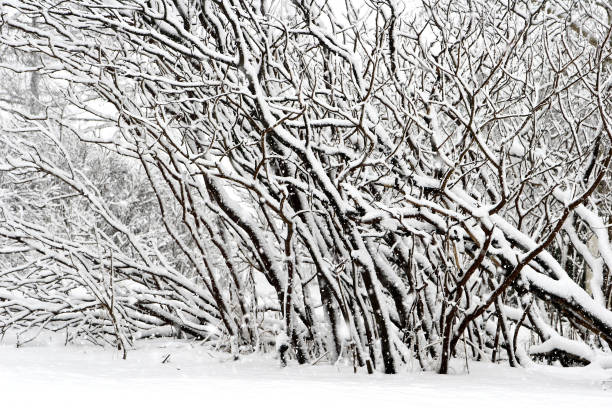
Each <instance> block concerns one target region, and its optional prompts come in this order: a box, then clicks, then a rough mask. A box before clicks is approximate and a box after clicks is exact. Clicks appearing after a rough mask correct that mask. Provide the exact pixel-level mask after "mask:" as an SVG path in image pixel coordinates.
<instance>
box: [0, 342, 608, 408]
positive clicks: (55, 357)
mask: <svg viewBox="0 0 612 408" xmlns="http://www.w3.org/2000/svg"><path fill="white" fill-rule="evenodd" d="M168 355H169V357H167V356H168ZM164 360H166V362H165V363H162V361H164ZM453 367H454V370H452V371H453V374H451V375H446V376H441V375H438V374H435V373H423V372H409V371H406V372H404V373H401V374H398V375H393V376H388V375H384V374H375V375H371V376H368V375H367V374H366V373H365V372H364V371H363V370H362V371H361V372H359V373H357V374H353V367H352V366H351V365H347V364H339V365H337V366H330V365H329V364H327V363H319V364H318V365H316V366H310V365H308V366H298V365H297V364H296V363H295V362H294V361H290V364H289V366H288V367H286V368H282V369H281V368H280V367H279V362H278V360H276V359H274V358H273V357H271V356H269V355H265V356H264V355H250V356H242V357H241V358H240V359H239V360H238V361H233V359H232V358H231V356H228V355H224V354H221V353H215V352H211V351H209V350H208V348H207V347H205V346H199V345H197V344H190V343H186V342H180V341H172V342H170V341H167V340H166V341H147V342H143V343H140V344H139V346H138V347H137V349H136V350H132V351H130V353H129V354H128V359H127V360H125V361H124V360H121V354H120V353H119V352H117V351H116V350H112V349H102V348H99V347H94V346H89V345H84V346H78V345H71V346H68V347H64V346H59V345H41V344H38V345H26V346H23V347H21V348H15V346H14V345H8V344H3V345H0V384H1V386H0V387H1V390H2V396H1V399H2V406H3V407H45V408H46V407H66V408H68V407H88V408H89V407H116V408H120V407H144V408H149V407H183V406H185V407H186V406H189V407H195V406H197V407H245V408H246V407H280V406H282V407H292V408H293V407H313V408H323V407H339V408H340V407H361V406H364V407H365V406H370V407H374V408H379V407H399V406H407V407H410V406H415V407H416V406H421V407H445V408H446V407H449V406H452V407H472V408H473V407H485V406H486V407H491V408H493V407H513V408H516V407H519V408H523V407H555V408H558V407H572V408H577V407H589V408H596V407H607V408H609V407H612V382H610V383H608V382H607V381H606V380H608V379H609V378H610V377H612V370H603V369H601V368H593V367H585V368H561V367H545V366H536V367H533V368H529V369H524V368H515V369H513V368H509V367H507V366H505V365H495V364H490V363H474V362H471V363H470V365H469V371H470V373H469V374H467V373H466V372H465V364H464V362H462V361H459V360H456V361H453ZM606 386H607V388H608V390H606ZM389 404H390V405H389ZM400 404H401V405H400Z"/></svg>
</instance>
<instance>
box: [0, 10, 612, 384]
mask: <svg viewBox="0 0 612 408" xmlns="http://www.w3.org/2000/svg"><path fill="white" fill-rule="evenodd" d="M0 6H1V9H0V13H1V17H2V20H1V28H0V43H1V45H0V55H1V56H0V58H1V60H0V70H1V71H2V74H3V76H4V78H10V80H9V81H6V83H5V84H4V86H3V91H2V94H1V95H0V111H1V116H0V120H1V121H2V130H1V132H0V325H1V326H0V327H1V328H2V330H3V331H6V330H9V329H12V330H16V331H17V332H18V335H19V342H20V344H23V343H25V342H27V341H29V340H31V339H33V338H35V337H36V336H37V335H38V334H39V333H40V332H41V331H43V330H53V331H58V332H65V333H66V340H67V341H70V340H71V339H74V338H77V337H81V338H82V337H85V338H88V339H89V340H91V341H93V342H96V343H104V342H109V343H112V344H115V345H117V346H118V347H120V348H121V349H123V350H124V352H125V350H127V349H129V347H130V346H131V345H132V344H133V342H134V340H136V339H138V338H143V337H148V336H186V337H189V338H193V339H208V340H211V341H216V342H217V344H218V345H219V346H220V347H225V348H227V349H228V350H230V351H231V352H233V353H240V352H249V351H253V350H258V349H260V348H264V349H267V348H270V347H271V345H272V343H273V342H274V341H276V343H277V347H278V348H280V349H281V350H284V349H285V348H288V349H289V353H290V354H291V355H292V356H294V357H295V358H296V359H297V360H298V361H299V362H300V363H304V362H308V361H316V360H318V359H320V358H324V357H326V358H328V359H329V360H330V361H331V362H335V361H337V360H338V359H341V358H350V359H354V361H355V364H356V365H358V366H363V367H366V368H367V370H368V371H369V372H372V371H373V370H375V369H380V370H382V371H384V372H386V373H394V372H396V371H397V370H399V369H400V367H401V366H402V365H404V364H412V363H413V362H414V361H418V364H419V365H420V366H421V367H422V368H423V369H430V370H432V369H433V370H438V371H439V372H441V373H446V372H447V371H448V368H449V360H450V358H451V357H453V356H455V357H461V358H465V359H466V360H468V359H477V360H493V361H496V360H506V361H507V362H508V363H509V364H510V365H512V366H515V365H519V364H520V365H526V364H529V363H530V362H531V361H533V360H539V361H548V362H551V361H555V360H559V361H560V362H561V363H562V364H564V365H575V364H588V363H594V362H598V363H600V364H608V365H610V364H612V362H611V361H612V358H611V357H610V355H611V354H610V352H611V350H610V347H611V346H612V310H611V309H612V307H611V303H612V272H611V271H612V246H611V244H610V238H609V230H608V228H609V223H610V222H611V221H612V217H611V215H612V213H611V211H610V199H609V194H610V192H609V183H610V176H609V171H608V169H609V164H610V160H611V158H612V150H611V141H612V119H610V114H611V113H610V109H611V103H612V102H611V101H612V99H611V96H612V92H611V88H612V76H611V75H610V70H611V68H612V67H611V65H610V62H611V61H612V60H611V58H612V57H611V55H610V52H611V50H612V41H611V30H612V7H611V6H610V5H609V4H608V3H607V2H598V1H591V0H587V1H579V2H576V1H571V0H550V1H544V0H539V1H531V0H525V1H519V0H516V1H514V0H513V1H485V0H460V1H447V0H440V1H433V0H424V1H423V2H422V3H421V2H408V3H406V2H402V1H395V0H385V1H374V0H368V1H365V2H359V3H354V2H350V1H349V2H346V4H345V5H344V6H343V7H341V8H340V9H339V8H338V7H333V8H331V7H330V6H329V5H328V4H327V3H326V2H323V1H312V0H293V1H291V2H282V1H277V2H274V1H261V2H259V1H243V0H202V1H195V0H79V1H70V0H66V1H59V0H0ZM339 10H340V11H339Z"/></svg>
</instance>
